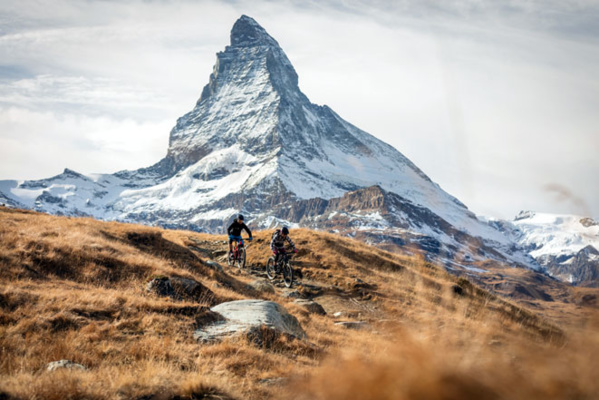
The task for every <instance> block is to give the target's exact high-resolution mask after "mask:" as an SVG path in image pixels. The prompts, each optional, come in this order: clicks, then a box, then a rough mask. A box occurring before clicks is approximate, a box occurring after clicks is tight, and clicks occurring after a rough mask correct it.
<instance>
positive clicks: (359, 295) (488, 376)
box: [0, 208, 599, 399]
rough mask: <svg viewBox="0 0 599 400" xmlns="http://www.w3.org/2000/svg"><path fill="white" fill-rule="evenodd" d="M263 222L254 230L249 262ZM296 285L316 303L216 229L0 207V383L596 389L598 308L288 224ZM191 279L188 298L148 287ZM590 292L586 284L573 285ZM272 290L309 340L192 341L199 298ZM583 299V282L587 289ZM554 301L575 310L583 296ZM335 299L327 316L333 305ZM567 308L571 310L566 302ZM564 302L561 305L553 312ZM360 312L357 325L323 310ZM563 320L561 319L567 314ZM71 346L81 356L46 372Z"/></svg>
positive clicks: (506, 395)
mask: <svg viewBox="0 0 599 400" xmlns="http://www.w3.org/2000/svg"><path fill="white" fill-rule="evenodd" d="M270 234H271V232H256V233H255V239H256V240H255V241H254V243H252V245H251V247H250V248H249V249H248V255H249V259H248V264H249V265H248V266H249V267H254V268H255V270H254V272H256V270H257V269H259V268H262V267H263V265H264V262H265V261H266V259H267V258H268V257H269V255H270V252H269V249H268V242H269V240H270ZM292 237H293V239H294V241H295V242H296V244H297V245H298V248H300V252H299V253H298V255H297V257H296V258H295V259H294V263H295V264H294V265H295V266H296V268H297V272H301V275H302V277H301V279H299V280H298V283H297V286H296V289H297V290H298V292H300V293H302V294H303V295H304V296H306V297H314V298H315V301H317V302H320V303H321V304H322V305H323V307H325V309H327V311H328V312H329V313H328V315H325V316H321V315H314V314H309V313H308V312H307V311H306V310H305V309H304V308H302V307H301V306H299V305H297V304H294V303H293V300H292V299H288V298H285V297H282V296H281V295H280V291H279V290H278V289H277V293H276V294H270V293H263V292H259V291H258V290H256V289H253V288H252V286H251V283H252V282H253V281H255V280H256V279H264V278H261V277H259V276H257V275H256V274H255V273H254V274H250V273H248V272H247V271H245V272H240V271H238V270H236V269H233V268H229V267H225V273H220V272H217V271H214V270H213V269H211V268H209V267H208V266H207V265H206V261H208V260H217V261H222V258H221V257H222V255H223V254H224V250H225V249H226V242H225V239H226V237H225V236H212V235H203V234H198V233H194V232H187V231H168V230H163V229H158V228H151V227H144V226H139V225H131V224H122V223H106V222H99V221H95V220H92V219H86V218H65V217H54V216H49V215H44V214H37V213H33V212H23V211H17V210H9V209H5V208H0V243H1V244H0V268H1V269H0V398H17V399H35V398H37V399H65V398H73V399H75V398H87V399H113V398H122V399H131V398H136V399H142V398H144V399H150V398H155V399H159V398H160V399H176V398H179V399H186V398H206V399H209V398H213V399H227V398H234V399H263V398H298V399H312V398H313V399H336V398H339V399H341V398H344V399H345V398H347V399H351V398H356V399H357V398H361V399H368V398H372V399H386V398H394V399H453V398H456V399H457V398H462V399H468V398H502V399H519V398H522V399H525V398H539V399H541V398H543V399H558V398H581V399H583V398H595V397H596V394H595V393H599V390H598V389H599V388H598V387H597V386H598V385H599V384H598V383H597V382H596V379H594V377H595V376H596V372H595V371H596V370H597V360H599V358H598V357H597V356H599V354H597V353H598V352H599V336H598V335H597V334H596V333H595V332H597V329H596V328H597V327H598V325H597V324H596V320H593V319H588V318H587V319H586V320H585V321H586V322H585V324H586V325H585V326H583V325H581V324H577V325H576V329H571V327H569V326H568V325H567V321H568V320H567V319H560V320H559V323H560V324H561V325H560V326H558V325H556V323H555V321H551V320H547V319H546V318H544V317H541V316H539V315H538V314H536V313H534V312H531V311H530V310H527V309H525V308H523V307H521V306H520V305H518V304H516V303H514V302H510V301H506V300H505V299H502V298H499V297H497V296H495V295H492V294H490V293H489V292H487V291H485V290H483V289H481V288H479V287H477V286H475V285H473V284H472V283H470V282H469V281H467V280H465V279H460V278H456V277H453V276H451V275H449V274H447V273H446V272H445V271H444V270H442V269H440V268H437V267H435V266H433V265H430V264H427V263H425V262H423V261H422V260H421V259H418V258H417V257H407V256H398V255H395V254H392V253H389V252H386V251H382V250H379V249H376V248H373V247H370V246H367V245H365V244H363V243H360V242H357V241H354V240H350V239H347V238H341V237H338V236H336V235H332V234H328V233H323V232H314V231H309V230H303V229H300V230H294V231H293V232H292ZM157 276H169V277H181V278H187V279H193V280H195V281H197V282H200V283H202V284H203V285H204V286H205V288H206V292H205V294H204V295H202V296H200V297H198V298H182V299H171V298H161V297H158V296H156V295H153V294H150V293H148V292H147V291H146V289H145V285H146V283H147V282H148V281H149V280H151V279H152V278H153V277H157ZM589 294H590V295H592V294H593V293H591V292H590V291H585V292H584V293H582V294H580V296H579V297H580V298H582V296H583V295H589ZM247 298H262V299H266V300H272V301H277V302H278V303H280V304H282V305H283V306H284V307H285V308H286V309H287V310H288V311H289V312H290V313H291V314H292V315H294V316H296V317H297V318H298V320H299V321H300V323H301V324H302V326H303V327H304V329H305V331H306V333H307V335H308V340H307V341H303V340H293V339H290V338H288V337H285V336H281V337H279V338H276V340H275V341H274V342H273V343H271V344H270V345H269V346H267V347H260V346H257V345H255V344H252V342H251V341H248V340H246V339H244V338H243V337H239V338H231V339H228V340H225V341H222V342H219V343H212V344H200V343H197V342H196V341H195V340H194V339H193V337H192V334H193V331H194V330H195V329H196V328H197V327H198V326H199V325H200V324H202V323H204V322H205V321H206V320H207V318H208V319H209V317H210V315H209V313H207V311H206V310H207V308H208V307H210V306H211V305H214V304H217V303H220V302H223V301H229V300H235V299H247ZM586 298H587V299H588V298H591V297H589V296H587V297H586ZM571 306H572V307H570V308H567V307H568V305H564V306H563V307H566V308H564V310H567V312H568V313H572V315H573V316H572V320H577V321H578V320H579V319H580V314H581V313H583V311H584V313H589V312H590V311H589V310H592V307H591V308H589V307H586V308H584V309H577V308H576V307H577V306H576V304H572V305H571ZM335 311H339V312H341V315H340V316H334V315H332V314H333V312H335ZM579 311H580V312H579ZM563 314H564V315H566V313H565V312H564V313H563ZM338 321H363V322H366V323H367V325H366V328H364V329H362V330H353V329H347V328H345V327H343V326H340V325H336V324H335V322H338ZM564 322H566V323H564ZM60 359H69V360H72V361H74V362H77V363H80V364H83V365H84V366H86V367H87V368H88V370H86V371H54V372H47V371H46V370H45V367H46V365H47V364H48V363H49V362H51V361H56V360H60Z"/></svg>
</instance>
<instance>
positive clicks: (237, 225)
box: [227, 214, 252, 254]
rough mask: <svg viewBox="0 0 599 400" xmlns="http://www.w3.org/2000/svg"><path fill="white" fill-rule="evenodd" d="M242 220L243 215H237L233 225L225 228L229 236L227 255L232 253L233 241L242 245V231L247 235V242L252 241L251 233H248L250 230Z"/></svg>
mask: <svg viewBox="0 0 599 400" xmlns="http://www.w3.org/2000/svg"><path fill="white" fill-rule="evenodd" d="M243 220H244V218H243V215H241V214H239V215H238V216H237V218H235V219H234V220H233V223H232V224H231V225H229V227H228V228H227V233H228V234H229V254H231V252H233V241H234V240H236V241H238V242H241V243H243V238H242V237H241V231H242V230H245V231H246V232H247V233H248V235H249V238H248V240H250V241H251V240H252V231H250V228H248V227H247V225H246V224H244V223H243Z"/></svg>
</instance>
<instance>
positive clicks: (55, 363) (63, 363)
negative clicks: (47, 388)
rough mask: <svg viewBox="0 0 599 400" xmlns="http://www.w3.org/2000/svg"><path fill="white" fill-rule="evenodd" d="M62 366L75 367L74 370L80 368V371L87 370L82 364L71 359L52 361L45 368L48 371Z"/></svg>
mask: <svg viewBox="0 0 599 400" xmlns="http://www.w3.org/2000/svg"><path fill="white" fill-rule="evenodd" d="M62 368H66V369H76V370H80V371H86V370H87V368H85V367H84V366H83V365H81V364H77V363H74V362H73V361H70V360H60V361H53V362H51V363H50V364H48V366H47V368H46V369H47V370H48V371H56V370H57V369H62Z"/></svg>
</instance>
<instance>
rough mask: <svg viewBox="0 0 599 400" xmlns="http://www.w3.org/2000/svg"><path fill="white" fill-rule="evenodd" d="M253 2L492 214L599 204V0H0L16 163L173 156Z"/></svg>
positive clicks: (120, 164)
mask: <svg viewBox="0 0 599 400" xmlns="http://www.w3.org/2000/svg"><path fill="white" fill-rule="evenodd" d="M242 14H246V15H249V16H251V17H253V18H254V19H256V21H257V22H258V23H260V24H261V25H262V26H263V27H264V28H265V29H266V30H267V31H268V32H269V33H270V34H271V35H272V36H273V37H274V38H275V39H276V40H277V41H278V42H279V44H280V45H281V47H282V48H283V50H284V51H285V52H286V54H287V56H288V57H289V59H290V60H291V62H292V63H293V65H294V67H295V69H296V71H297V73H298V75H299V83H300V88H301V89H302V91H303V92H304V93H305V94H306V95H307V96H308V98H309V99H310V100H311V101H312V102H313V103H317V104H326V105H328V106H330V107H331V108H332V109H333V110H335V111H336V112H337V113H338V114H339V115H340V116H341V117H343V118H344V119H346V120H347V121H349V122H351V123H352V124H354V125H356V126H358V127H359V128H361V129H363V130H365V131H367V132H369V133H371V134H372V135H374V136H376V137H378V138H380V139H382V140H384V141H386V142H388V143H389V144H391V145H393V146H394V147H396V148H397V149H398V150H399V151H401V152H402V153H403V154H404V155H406V156H407V157H408V158H410V159H411V160H412V161H413V162H414V163H415V164H416V165H418V166H419V167H420V168H421V169H422V170H423V171H424V172H425V173H426V174H427V175H429V177H430V178H431V179H432V180H433V181H435V182H437V183H438V184H439V185H440V186H441V187H442V188H443V189H445V190H446V191H448V192H449V193H451V194H452V195H454V196H456V197H457V198H459V199H460V200H461V201H462V202H464V203H465V204H466V205H467V206H468V207H469V208H470V209H471V210H473V211H474V212H476V213H477V214H482V215H488V216H495V217H501V218H512V217H513V216H514V215H515V214H516V213H517V212H518V211H519V210H522V209H527V210H536V211H542V212H553V213H573V214H580V215H590V216H594V217H599V184H598V183H599V179H598V176H599V1H595V0H590V1H584V0H581V1H574V0H564V1H557V0H528V1H527V0H518V1H482V0H451V1H447V0H444V1H430V0H428V1H427V0H402V1H380V0H379V1H367V0H348V1H323V0H319V1H264V0H251V1H249V0H248V1H234V0H231V1H168V0H155V1H152V0H146V1H142V0H130V1H125V0H119V1H117V0H114V1H109V0H106V1H99V0H98V1H93V0H79V1H76V0H37V1H36V0H19V1H15V0H0V160H1V161H0V179H34V178H47V177H50V176H53V175H56V174H58V173H60V172H62V170H63V169H64V168H65V167H68V168H70V169H73V170H76V171H78V172H82V173H94V172H105V173H110V172H115V171H118V170H122V169H137V168H139V167H145V166H149V165H151V164H153V163H154V162H156V161H158V160H159V159H161V158H162V157H163V156H164V155H165V154H166V149H167V145H168V136H169V132H170V129H171V128H172V127H173V126H174V124H175V121H176V119H177V118H178V117H179V116H181V115H183V114H185V113H186V112H188V111H190V110H191V109H192V108H193V106H194V105H195V102H196V101H197V99H198V98H199V96H200V93H201V90H202V87H203V86H204V85H205V84H206V83H207V82H208V77H209V75H210V72H211V71H212V66H213V64H214V61H215V59H216V57H215V54H216V53H217V52H219V51H222V50H223V49H224V47H225V45H228V44H229V33H230V30H231V27H232V26H233V23H234V22H235V21H236V20H237V18H239V17H240V16H241V15H242Z"/></svg>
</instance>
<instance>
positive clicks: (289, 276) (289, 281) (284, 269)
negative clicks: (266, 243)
mask: <svg viewBox="0 0 599 400" xmlns="http://www.w3.org/2000/svg"><path fill="white" fill-rule="evenodd" d="M283 251H284V252H283V253H279V255H278V257H277V258H278V260H277V259H276V258H275V257H274V256H273V257H270V258H269V259H268V261H267V262H266V275H267V276H268V279H270V280H271V281H272V280H273V279H275V276H277V274H280V273H282V274H283V282H285V286H287V287H288V288H290V287H291V285H293V268H291V264H290V263H289V260H291V257H292V256H293V253H288V252H287V251H286V250H283Z"/></svg>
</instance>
